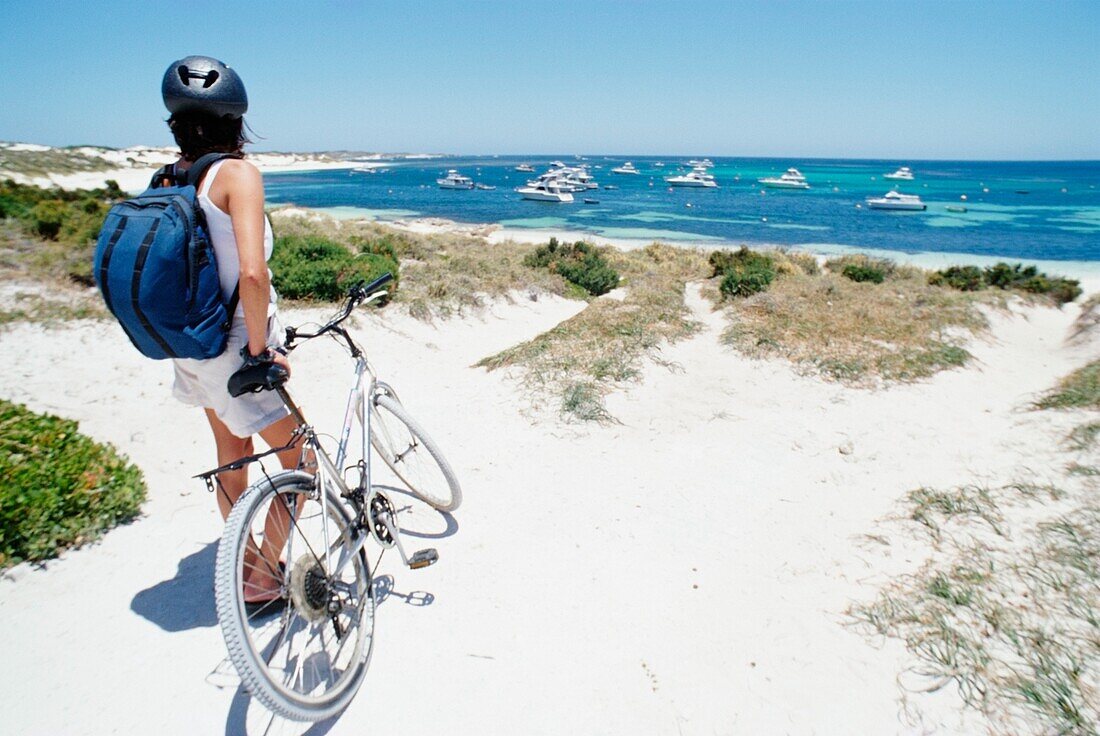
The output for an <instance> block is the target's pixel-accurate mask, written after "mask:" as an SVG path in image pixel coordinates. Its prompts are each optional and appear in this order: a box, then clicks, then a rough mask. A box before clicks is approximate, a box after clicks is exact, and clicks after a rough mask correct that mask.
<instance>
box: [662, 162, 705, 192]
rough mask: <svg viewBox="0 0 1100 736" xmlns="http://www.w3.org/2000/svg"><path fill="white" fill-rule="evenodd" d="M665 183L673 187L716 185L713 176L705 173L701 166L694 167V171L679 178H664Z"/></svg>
mask: <svg viewBox="0 0 1100 736" xmlns="http://www.w3.org/2000/svg"><path fill="white" fill-rule="evenodd" d="M665 181H666V182H668V183H669V184H671V185H672V186H674V187H708V188H710V187H716V186H718V183H717V182H716V181H714V176H713V175H711V174H708V173H707V170H706V169H705V168H704V167H702V166H696V167H695V168H694V169H692V170H691V171H689V172H688V173H686V174H683V175H681V176H666V177H665Z"/></svg>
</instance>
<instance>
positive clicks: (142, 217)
mask: <svg viewBox="0 0 1100 736" xmlns="http://www.w3.org/2000/svg"><path fill="white" fill-rule="evenodd" d="M223 158H239V157H238V156H236V155H234V154H228V153H208V154H206V155H205V156H202V157H201V158H199V160H198V161H196V162H195V163H194V165H193V166H191V168H190V169H188V170H187V171H186V172H180V173H179V174H178V175H177V174H176V172H175V166H174V165H171V164H170V165H168V166H165V167H164V168H162V169H160V170H159V171H157V173H156V174H154V175H153V180H152V182H150V184H149V188H148V189H146V190H145V191H144V192H142V193H141V194H139V195H138V196H137V197H134V198H133V199H128V200H126V201H125V202H119V203H118V204H116V205H115V206H113V207H112V208H111V210H110V211H109V212H108V213H107V219H106V221H105V222H104V223H103V229H102V230H100V231H99V239H98V241H97V242H96V248H95V264H94V268H93V271H94V273H95V280H96V284H97V285H98V286H99V290H100V292H102V294H103V301H105V302H106V303H107V308H108V309H110V310H111V313H112V314H113V315H114V316H115V318H116V319H117V320H118V322H119V324H120V325H122V329H123V330H125V332H126V335H127V337H129V338H130V342H132V343H133V344H134V347H136V348H137V349H138V350H140V351H141V352H142V354H144V355H145V356H147V357H150V358H154V359H156V360H163V359H165V358H196V359H199V360H205V359H207V358H213V357H216V356H218V355H220V354H221V353H222V352H223V351H224V350H225V344H226V341H227V339H228V336H229V327H230V325H231V324H232V321H233V313H234V312H235V311H236V310H237V302H238V300H239V297H240V292H239V290H240V286H239V285H238V287H237V289H234V290H233V296H232V298H231V299H229V300H228V301H226V300H225V298H224V297H223V296H222V290H221V284H220V282H219V281H218V264H217V261H215V259H214V248H213V246H211V244H210V238H209V237H208V235H207V229H206V218H205V217H204V216H203V213H202V209H201V208H200V207H199V203H198V198H197V194H196V192H197V187H198V183H199V181H200V180H201V179H202V175H203V174H204V173H206V170H207V169H208V168H210V165H211V164H213V163H215V162H216V161H220V160H221V159H223Z"/></svg>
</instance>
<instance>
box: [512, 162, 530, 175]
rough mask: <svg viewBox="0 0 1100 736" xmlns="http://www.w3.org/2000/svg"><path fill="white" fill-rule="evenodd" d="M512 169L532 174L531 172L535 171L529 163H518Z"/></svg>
mask: <svg viewBox="0 0 1100 736" xmlns="http://www.w3.org/2000/svg"><path fill="white" fill-rule="evenodd" d="M514 171H522V172H525V173H527V174H533V173H535V167H534V166H532V165H531V164H520V165H519V166H517V167H516V168H515V169H514Z"/></svg>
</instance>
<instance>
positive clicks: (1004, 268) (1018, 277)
mask: <svg viewBox="0 0 1100 736" xmlns="http://www.w3.org/2000/svg"><path fill="white" fill-rule="evenodd" d="M1038 275H1039V270H1038V269H1037V268H1035V266H1024V265H1023V264H1022V263H1015V264H1012V265H1009V264H1007V263H1003V262H1002V263H997V264H995V265H992V266H987V267H986V269H985V273H984V278H985V283H987V284H989V285H990V286H993V287H996V288H998V289H1010V288H1012V287H1014V286H1016V285H1018V284H1020V283H1023V282H1025V281H1028V280H1029V279H1032V278H1034V277H1035V276H1038Z"/></svg>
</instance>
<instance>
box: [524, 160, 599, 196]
mask: <svg viewBox="0 0 1100 736" xmlns="http://www.w3.org/2000/svg"><path fill="white" fill-rule="evenodd" d="M550 182H556V183H557V184H558V187H559V188H560V189H564V190H566V191H571V192H583V191H584V190H586V189H599V188H600V185H599V184H597V183H596V182H595V181H594V180H593V179H592V175H591V174H589V173H588V170H587V169H586V168H585V167H583V166H559V167H556V168H552V169H550V170H549V171H547V172H545V173H543V174H541V175H539V176H538V177H537V178H535V179H531V180H530V181H528V182H527V186H529V187H537V186H538V185H539V184H540V183H550Z"/></svg>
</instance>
